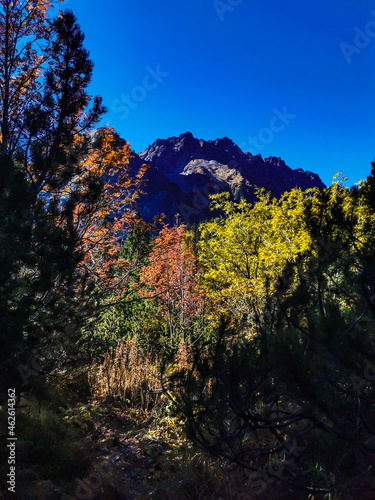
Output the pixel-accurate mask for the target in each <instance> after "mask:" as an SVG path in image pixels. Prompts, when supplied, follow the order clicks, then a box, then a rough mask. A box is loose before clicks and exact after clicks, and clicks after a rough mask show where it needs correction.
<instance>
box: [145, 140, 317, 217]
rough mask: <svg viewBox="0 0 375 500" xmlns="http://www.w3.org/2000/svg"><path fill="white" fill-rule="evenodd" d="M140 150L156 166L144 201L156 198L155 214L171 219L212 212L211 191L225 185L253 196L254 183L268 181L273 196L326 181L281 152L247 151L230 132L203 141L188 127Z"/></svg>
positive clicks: (234, 194) (251, 198)
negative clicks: (277, 154) (296, 166)
mask: <svg viewBox="0 0 375 500" xmlns="http://www.w3.org/2000/svg"><path fill="white" fill-rule="evenodd" d="M138 156H139V158H140V159H141V160H142V161H143V162H144V163H148V164H149V165H151V167H153V168H152V169H150V172H151V171H153V174H152V175H153V180H150V183H149V185H148V187H147V190H148V192H149V200H148V201H145V202H144V205H145V206H146V205H147V203H148V206H149V207H150V206H151V205H150V204H152V203H157V204H158V210H159V212H157V211H156V208H155V215H156V214H157V213H162V212H164V213H166V215H167V220H168V221H173V220H174V215H175V213H177V212H178V213H180V215H181V216H182V218H183V219H184V220H185V222H194V221H195V222H196V221H199V220H201V219H202V218H208V217H210V212H209V203H210V201H209V195H210V194H213V192H223V191H227V192H229V193H230V195H231V197H232V199H234V200H239V199H240V198H244V199H246V200H247V201H250V202H253V201H255V199H256V196H255V192H254V188H255V186H258V187H264V188H265V189H266V190H267V191H270V192H271V195H272V197H279V196H281V195H282V194H283V193H284V192H285V191H290V190H291V189H293V188H295V187H300V188H301V189H307V188H310V187H324V184H323V182H322V181H321V180H320V178H319V176H318V175H316V174H313V173H311V172H305V171H303V170H302V169H294V170H293V169H291V168H290V167H288V166H287V165H286V164H285V162H284V161H283V160H282V159H281V158H279V157H274V156H270V157H269V158H265V159H263V158H262V157H261V155H255V156H253V155H251V154H250V153H244V152H243V151H242V150H241V149H240V148H239V147H238V146H237V145H236V144H235V143H234V142H233V141H232V140H231V139H229V138H228V137H222V138H220V139H215V140H208V141H205V140H203V139H196V138H195V137H194V136H193V134H192V133H191V132H185V133H183V134H181V135H179V136H178V137H170V138H168V139H158V140H156V141H155V142H154V143H153V144H151V145H150V146H148V147H147V148H146V149H145V150H144V151H142V152H141V153H139V155H138ZM163 186H164V187H163ZM161 192H163V193H164V195H161ZM151 198H153V200H154V201H153V202H151ZM161 198H163V199H165V201H164V202H162V201H161ZM158 199H159V202H157V201H156V200H158ZM167 200H168V201H167ZM159 205H160V206H159ZM147 210H148V209H147ZM148 212H150V210H148Z"/></svg>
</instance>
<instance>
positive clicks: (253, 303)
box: [198, 189, 311, 318]
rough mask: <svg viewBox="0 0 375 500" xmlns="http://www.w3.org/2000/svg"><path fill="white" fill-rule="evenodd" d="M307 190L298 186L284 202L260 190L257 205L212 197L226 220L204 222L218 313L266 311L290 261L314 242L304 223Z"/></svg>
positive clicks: (210, 287) (209, 286) (207, 273)
mask: <svg viewBox="0 0 375 500" xmlns="http://www.w3.org/2000/svg"><path fill="white" fill-rule="evenodd" d="M304 196H305V195H304V193H303V192H302V191H301V190H299V189H294V190H292V191H291V192H290V193H285V194H284V195H283V197H282V198H281V199H280V200H277V199H273V200H271V198H270V194H269V193H265V192H264V191H262V190H259V191H258V197H259V199H258V201H257V202H256V203H254V204H253V205H251V204H249V203H247V202H246V201H245V200H242V201H240V202H239V203H235V202H232V201H230V200H229V198H228V194H227V193H223V194H219V195H214V196H213V197H212V199H213V202H212V208H213V209H214V210H219V211H221V213H222V217H221V218H216V219H214V220H212V221H208V222H206V223H204V224H203V225H202V226H201V228H200V234H201V238H200V241H199V243H198V249H199V251H198V253H199V263H200V265H201V267H202V273H203V280H202V283H203V286H204V288H205V290H206V291H207V293H208V295H209V296H210V297H211V298H212V299H213V300H215V301H216V303H217V304H218V307H217V311H221V312H225V311H227V312H229V313H230V314H232V315H233V316H234V317H237V318H243V317H247V316H253V315H254V314H260V313H261V310H262V308H263V307H264V305H265V301H266V297H267V294H268V293H270V292H272V291H273V290H274V289H275V286H276V282H277V279H278V278H280V277H281V276H282V273H283V269H284V268H285V265H286V264H287V263H288V262H294V261H295V260H296V258H297V256H298V255H299V254H300V253H302V252H304V251H306V249H308V248H309V247H310V245H311V237H310V235H309V234H308V231H307V229H306V226H305V224H304V221H303V217H302V213H303V206H304V205H303V199H304Z"/></svg>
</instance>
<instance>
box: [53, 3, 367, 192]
mask: <svg viewBox="0 0 375 500" xmlns="http://www.w3.org/2000/svg"><path fill="white" fill-rule="evenodd" d="M64 5H65V6H66V7H68V8H70V9H72V10H73V12H74V13H75V15H76V16H77V17H78V22H79V24H80V25H81V27H82V30H83V32H84V33H85V35H86V40H85V46H86V48H87V49H88V50H89V51H90V56H91V59H92V60H93V61H94V64H95V68H94V77H93V81H92V84H91V87H90V92H91V93H92V94H100V95H101V96H102V97H103V98H104V104H105V105H106V106H107V107H108V108H109V112H108V114H107V115H106V116H105V118H104V120H103V123H108V124H110V125H111V126H113V127H115V129H116V130H117V131H118V132H119V133H120V134H121V136H122V137H123V138H124V139H126V140H127V141H129V142H130V145H131V147H132V148H133V149H134V150H135V151H136V152H139V151H141V150H143V149H144V148H145V147H146V146H148V145H149V144H151V143H152V142H153V141H154V140H156V139H157V138H167V137H170V136H176V135H179V134H181V133H184V132H186V131H190V132H192V134H193V135H194V136H195V137H197V138H202V139H206V140H208V139H216V138H218V137H224V136H227V137H229V138H231V139H232V140H233V141H234V142H235V143H237V144H238V145H239V146H241V147H242V148H243V149H244V150H245V151H250V152H251V153H253V154H258V153H260V154H262V156H263V157H268V156H271V155H272V156H280V157H281V158H282V159H283V160H284V161H285V162H286V163H287V164H288V165H289V166H290V167H292V168H303V169H305V170H310V171H313V172H316V173H318V174H319V175H320V176H321V178H322V180H323V181H324V182H325V183H326V184H330V183H331V180H332V177H333V175H334V174H335V172H337V171H342V172H343V174H344V175H346V176H347V177H348V178H349V184H353V183H354V182H356V181H358V180H360V179H363V178H365V177H366V176H367V175H369V173H370V170H371V161H373V160H374V158H375V5H374V3H373V2H371V1H370V0H344V1H343V0H340V1H339V0H331V1H330V2H327V1H326V0H325V1H323V0H316V1H315V2H301V1H300V0H242V1H241V0H223V1H216V0H189V1H182V0H173V1H172V0H158V1H155V0H133V1H126V0H121V1H120V0H106V1H104V0H90V1H89V0H68V1H67V2H65V4H63V6H62V7H60V8H64ZM371 11H372V12H373V13H371ZM366 33H367V34H366ZM280 117H281V118H280Z"/></svg>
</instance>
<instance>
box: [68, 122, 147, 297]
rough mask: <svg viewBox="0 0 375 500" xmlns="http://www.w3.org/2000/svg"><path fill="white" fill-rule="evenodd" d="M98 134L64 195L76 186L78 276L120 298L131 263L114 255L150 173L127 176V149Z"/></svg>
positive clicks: (109, 132)
mask: <svg viewBox="0 0 375 500" xmlns="http://www.w3.org/2000/svg"><path fill="white" fill-rule="evenodd" d="M100 134H101V141H100V146H99V147H96V148H93V149H92V150H91V152H90V153H89V154H88V156H85V157H84V158H82V159H81V160H80V162H79V165H78V171H79V172H80V174H79V177H78V178H77V179H76V182H74V183H73V184H72V185H71V186H69V187H68V188H66V189H68V190H71V189H77V185H79V189H80V195H81V197H80V199H81V200H83V201H81V202H80V203H78V204H77V205H76V207H75V209H74V223H75V227H76V230H77V231H78V233H79V237H80V247H81V250H82V252H83V253H84V259H83V261H82V263H81V271H82V272H89V273H90V277H91V279H92V280H94V282H95V283H96V284H97V285H99V286H100V289H101V290H102V291H103V290H106V291H111V294H112V293H113V292H115V294H116V293H117V295H118V296H120V294H121V286H120V285H121V283H123V282H125V281H126V280H125V279H124V277H125V276H127V275H128V273H129V267H130V263H128V262H127V261H125V260H123V259H120V258H119V251H120V248H121V243H122V241H123V238H124V236H125V235H126V233H127V232H128V230H129V228H130V226H131V224H132V223H134V221H135V218H136V215H137V213H136V204H137V200H138V198H139V196H140V194H142V193H143V191H142V186H143V184H144V174H145V172H146V171H147V169H148V168H149V167H148V166H147V165H143V166H142V167H141V168H140V169H139V170H138V171H137V172H134V173H133V172H131V169H130V167H129V159H130V158H131V157H132V152H131V149H130V146H129V144H128V143H127V142H125V141H124V140H123V139H121V138H120V136H119V135H118V134H117V133H116V132H115V131H114V129H111V128H103V129H101V130H100ZM93 186H94V187H95V186H96V188H97V190H98V192H97V195H96V197H94V199H92V198H93V196H92V194H91V193H90V189H91V190H92V187H93ZM85 190H86V191H87V192H85ZM87 200H89V201H87ZM115 268H116V276H117V277H116V276H115V273H114V269H115ZM119 276H121V277H119ZM113 297H114V296H113V295H112V299H113ZM115 297H116V295H115Z"/></svg>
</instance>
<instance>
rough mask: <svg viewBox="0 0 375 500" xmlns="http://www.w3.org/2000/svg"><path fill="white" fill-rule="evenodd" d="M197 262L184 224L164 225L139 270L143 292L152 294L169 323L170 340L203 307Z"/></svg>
mask: <svg viewBox="0 0 375 500" xmlns="http://www.w3.org/2000/svg"><path fill="white" fill-rule="evenodd" d="M197 278H198V274H197V263H196V259H195V256H194V253H193V250H192V243H191V242H189V241H188V238H187V233H186V228H185V226H184V225H182V224H181V225H179V224H176V225H175V226H174V227H172V228H169V227H167V226H166V227H164V228H163V229H162V230H161V231H160V233H159V235H158V237H157V238H156V240H155V244H154V247H153V249H152V251H151V253H150V257H149V264H148V265H146V266H145V267H144V268H143V269H142V273H141V281H142V282H143V283H144V284H145V285H147V289H148V291H147V292H146V293H148V294H150V292H151V295H154V296H155V300H156V302H157V303H158V304H159V305H160V307H161V308H162V311H163V312H164V314H165V316H166V318H167V320H168V325H169V333H170V337H171V339H173V340H174V338H175V336H176V334H177V330H179V331H183V330H184V328H185V326H186V325H187V324H188V323H189V320H190V319H191V318H192V316H193V315H194V314H196V313H199V312H200V311H202V309H203V305H204V295H203V293H202V291H200V290H199V287H198V279H197Z"/></svg>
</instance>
